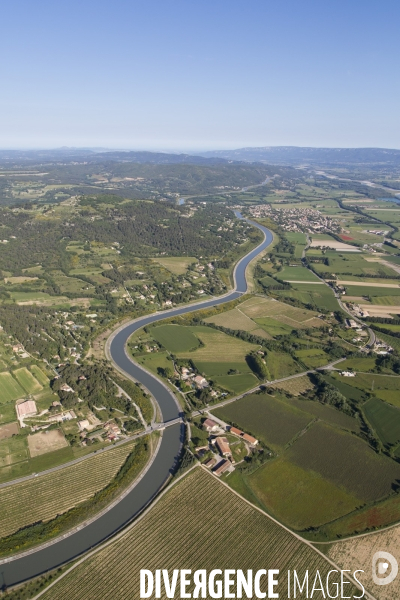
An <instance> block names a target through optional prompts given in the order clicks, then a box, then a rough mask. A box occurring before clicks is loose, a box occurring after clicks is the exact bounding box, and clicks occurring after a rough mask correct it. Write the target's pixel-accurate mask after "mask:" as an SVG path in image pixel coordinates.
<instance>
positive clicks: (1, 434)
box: [0, 423, 18, 440]
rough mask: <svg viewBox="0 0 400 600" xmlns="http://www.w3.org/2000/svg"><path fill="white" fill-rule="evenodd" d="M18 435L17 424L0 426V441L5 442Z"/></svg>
mask: <svg viewBox="0 0 400 600" xmlns="http://www.w3.org/2000/svg"><path fill="white" fill-rule="evenodd" d="M17 433H18V423H8V424H7V425H1V426H0V440H6V439H7V438H10V437H12V436H13V435H16V434H17Z"/></svg>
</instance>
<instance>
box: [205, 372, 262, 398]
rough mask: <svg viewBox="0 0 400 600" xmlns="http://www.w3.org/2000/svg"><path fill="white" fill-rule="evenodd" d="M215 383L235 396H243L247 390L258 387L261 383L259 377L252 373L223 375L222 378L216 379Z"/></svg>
mask: <svg viewBox="0 0 400 600" xmlns="http://www.w3.org/2000/svg"><path fill="white" fill-rule="evenodd" d="M215 382H216V383H217V384H218V385H220V386H221V387H223V388H224V389H226V390H228V391H229V392H232V393H233V394H241V393H242V392H245V391H246V390H249V389H251V388H253V387H256V386H257V385H259V383H260V382H259V381H258V379H257V377H256V376H255V375H253V374H252V373H243V374H241V375H222V376H220V377H215Z"/></svg>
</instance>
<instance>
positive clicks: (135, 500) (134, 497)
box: [0, 212, 273, 587]
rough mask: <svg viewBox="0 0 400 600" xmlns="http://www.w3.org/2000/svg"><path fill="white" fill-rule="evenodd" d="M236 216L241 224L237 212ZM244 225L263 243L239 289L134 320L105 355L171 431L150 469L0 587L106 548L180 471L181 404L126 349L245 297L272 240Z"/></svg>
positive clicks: (21, 563)
mask: <svg viewBox="0 0 400 600" xmlns="http://www.w3.org/2000/svg"><path fill="white" fill-rule="evenodd" d="M236 216H237V217H238V218H242V217H241V215H240V213H237V212H236ZM246 221H247V222H248V223H249V224H251V225H253V226H254V227H257V228H258V229H260V231H262V233H263V234H264V240H263V241H262V242H261V244H259V245H258V246H257V248H255V249H254V250H252V251H251V252H249V253H248V254H247V255H246V256H244V257H243V258H242V259H241V260H240V261H239V262H238V263H237V265H236V267H235V269H234V273H233V278H234V283H235V287H234V290H233V291H231V292H229V293H227V294H225V295H224V296H221V297H219V298H215V299H211V300H205V301H203V302H198V303H196V304H190V305H188V306H181V307H179V308H175V309H172V310H167V311H163V312H158V313H155V314H153V315H149V316H146V317H142V318H140V319H136V320H134V321H132V322H130V323H128V324H125V325H123V326H121V327H120V328H119V329H118V330H117V331H116V332H114V333H113V334H112V336H111V337H110V339H109V340H108V343H107V353H108V356H109V358H110V360H111V361H112V362H113V364H114V365H115V366H116V367H117V368H118V369H119V370H120V371H122V372H123V373H125V374H126V375H127V376H128V377H129V378H131V379H133V380H134V381H138V382H140V383H141V384H142V385H143V387H145V388H146V389H147V390H148V391H149V392H150V394H151V395H152V396H153V398H154V400H155V401H156V402H157V404H158V409H159V412H160V414H161V419H162V421H163V423H162V424H161V426H160V425H154V427H162V426H163V425H164V424H165V425H167V426H165V427H164V428H163V433H162V438H161V444H160V446H159V449H158V452H157V453H156V455H155V457H154V460H153V462H152V464H151V466H150V468H149V469H148V470H147V472H146V473H145V475H144V476H143V477H142V478H141V479H140V481H138V483H137V485H136V486H135V487H133V489H132V490H131V491H130V492H129V493H128V494H127V495H126V496H125V497H123V498H122V499H121V501H120V502H118V503H117V504H116V505H115V506H113V507H112V508H111V510H109V511H108V512H107V513H105V514H102V515H101V516H100V517H99V518H98V519H97V520H94V521H93V522H91V523H89V524H88V525H87V526H82V527H81V528H80V529H79V531H75V532H74V533H72V534H71V535H69V534H65V535H64V536H62V537H60V538H57V539H56V540H54V541H52V542H51V543H49V544H48V545H47V546H45V547H39V548H37V549H33V550H31V551H29V552H27V553H25V554H20V555H16V556H12V557H10V558H8V559H4V560H1V561H0V573H1V574H2V577H3V581H1V579H0V586H1V585H6V586H8V587H10V586H12V585H15V584H17V583H21V582H23V581H25V580H27V579H31V578H33V577H35V576H37V575H40V574H42V573H45V572H46V571H49V570H52V569H55V568H57V567H59V566H60V565H62V564H65V563H67V562H70V561H71V560H73V559H75V558H77V557H78V556H81V555H82V554H84V553H85V552H87V551H89V550H90V549H92V548H93V547H94V546H97V545H98V544H100V543H101V542H104V541H105V540H106V539H108V538H110V537H111V536H113V535H114V534H115V533H116V532H118V531H119V530H121V529H122V528H123V527H124V526H126V525H127V524H128V523H129V522H130V521H132V519H133V518H135V517H136V516H137V515H138V514H139V513H140V512H142V511H143V509H144V508H146V506H147V505H148V504H149V503H150V502H151V501H152V500H153V498H154V497H155V496H156V495H157V494H158V493H159V492H160V490H161V489H162V488H163V486H164V485H165V483H166V481H167V480H168V479H169V477H170V475H171V473H173V472H174V470H175V469H176V467H177V465H178V461H179V455H180V450H181V447H182V443H183V440H184V433H185V432H184V427H183V425H182V422H181V419H182V416H183V415H182V413H181V409H180V406H179V403H178V401H177V399H176V397H175V395H174V394H173V393H172V391H171V390H170V389H169V388H167V387H166V386H165V384H164V383H163V382H162V381H160V380H159V379H157V378H156V377H155V376H154V375H152V374H151V373H149V372H148V371H146V370H145V369H144V368H142V367H141V366H139V365H137V364H136V363H134V362H133V361H132V359H131V358H130V357H129V356H128V354H127V352H126V343H127V341H128V339H129V337H130V336H131V335H132V333H134V332H135V331H136V330H137V329H139V328H141V327H143V326H145V325H147V324H149V323H154V322H156V321H160V320H162V319H166V318H170V317H172V316H177V315H182V314H186V313H189V312H193V311H195V310H199V309H202V308H209V307H212V306H216V305H219V304H223V303H226V302H230V301H232V300H236V299H237V298H240V296H241V295H242V294H244V293H246V291H247V280H246V269H247V267H248V265H249V263H250V262H251V261H252V260H253V258H255V257H256V256H257V255H258V254H260V253H261V252H263V250H265V249H266V248H267V247H268V246H269V245H270V244H271V242H272V240H273V235H272V233H271V231H270V230H269V229H267V228H266V227H264V226H262V225H260V224H258V223H255V222H254V221H250V220H248V219H246Z"/></svg>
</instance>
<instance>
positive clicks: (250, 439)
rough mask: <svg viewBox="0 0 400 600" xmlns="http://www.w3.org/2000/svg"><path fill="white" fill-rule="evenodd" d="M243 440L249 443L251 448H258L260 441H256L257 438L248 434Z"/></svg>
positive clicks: (243, 436) (245, 434)
mask: <svg viewBox="0 0 400 600" xmlns="http://www.w3.org/2000/svg"><path fill="white" fill-rule="evenodd" d="M242 439H243V440H244V441H245V442H247V443H248V444H250V445H251V446H257V444H258V440H256V438H255V437H253V436H252V435H249V434H248V433H244V434H243V435H242Z"/></svg>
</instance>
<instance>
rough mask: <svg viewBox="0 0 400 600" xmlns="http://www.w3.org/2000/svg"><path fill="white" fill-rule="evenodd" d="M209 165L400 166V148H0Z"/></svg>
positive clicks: (52, 156) (35, 158) (27, 155)
mask: <svg viewBox="0 0 400 600" xmlns="http://www.w3.org/2000/svg"><path fill="white" fill-rule="evenodd" d="M108 161H112V162H122V163H123V162H127V163H140V164H192V165H205V166H206V165H213V164H224V163H227V162H230V163H232V162H234V163H240V162H250V163H255V162H257V163H267V164H271V165H274V164H276V165H304V164H313V165H328V164H330V165H340V164H343V165H345V164H347V165H350V164H352V165H357V164H359V165H373V164H375V165H384V164H386V165H394V166H400V150H394V149H393V150H391V149H386V148H303V147H297V146H265V147H260V148H239V149H237V150H210V151H208V152H197V153H192V154H187V153H182V154H175V153H167V152H147V151H123V150H110V149H107V148H68V147H63V148H55V149H52V150H0V164H3V165H7V164H9V165H11V164H14V165H15V164H17V163H20V164H21V163H25V164H27V163H28V164H29V163H31V164H33V163H36V164H38V163H49V162H54V163H73V162H78V163H82V162H88V163H106V162H108Z"/></svg>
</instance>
